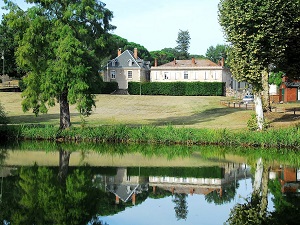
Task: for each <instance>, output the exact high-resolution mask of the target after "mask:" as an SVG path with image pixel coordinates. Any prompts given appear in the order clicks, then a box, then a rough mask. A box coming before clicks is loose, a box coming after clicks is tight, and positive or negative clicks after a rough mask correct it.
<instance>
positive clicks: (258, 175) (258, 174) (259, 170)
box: [253, 158, 264, 193]
mask: <svg viewBox="0 0 300 225" xmlns="http://www.w3.org/2000/svg"><path fill="white" fill-rule="evenodd" d="M263 168H264V165H263V161H262V158H259V159H258V160H257V162H256V170H255V177H254V183H253V193H254V192H257V193H260V190H261V182H262V176H263Z"/></svg>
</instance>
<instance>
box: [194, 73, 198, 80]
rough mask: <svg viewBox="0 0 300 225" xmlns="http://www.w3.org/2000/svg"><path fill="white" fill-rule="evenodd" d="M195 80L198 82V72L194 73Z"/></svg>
mask: <svg viewBox="0 0 300 225" xmlns="http://www.w3.org/2000/svg"><path fill="white" fill-rule="evenodd" d="M194 80H198V76H197V72H194Z"/></svg>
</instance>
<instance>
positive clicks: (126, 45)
mask: <svg viewBox="0 0 300 225" xmlns="http://www.w3.org/2000/svg"><path fill="white" fill-rule="evenodd" d="M112 46H113V47H112ZM119 48H121V49H122V51H125V50H130V51H133V50H134V48H137V49H138V55H139V57H140V58H141V59H143V60H145V61H152V57H151V54H150V53H149V51H148V50H147V49H146V48H145V47H144V46H143V45H140V44H137V43H134V42H129V41H128V40H127V39H125V38H122V37H120V36H118V35H115V34H112V35H111V50H112V52H111V57H112V58H115V57H117V49H119Z"/></svg>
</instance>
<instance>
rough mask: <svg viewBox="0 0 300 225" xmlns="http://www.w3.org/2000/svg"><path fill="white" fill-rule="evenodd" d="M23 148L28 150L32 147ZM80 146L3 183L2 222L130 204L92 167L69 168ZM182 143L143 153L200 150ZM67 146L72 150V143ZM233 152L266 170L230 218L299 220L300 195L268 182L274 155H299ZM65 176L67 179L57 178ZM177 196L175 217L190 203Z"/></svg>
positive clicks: (41, 220) (63, 219) (53, 219)
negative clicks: (97, 178)
mask: <svg viewBox="0 0 300 225" xmlns="http://www.w3.org/2000/svg"><path fill="white" fill-rule="evenodd" d="M39 145H40V144H39ZM23 147H24V146H23ZM48 147H49V149H52V148H57V145H56V144H50V143H48ZM24 148H25V149H27V147H24ZM79 148H80V149H84V148H82V146H81V145H78V146H76V147H73V148H71V151H69V152H68V151H66V152H61V154H62V156H64V157H61V158H60V159H61V160H62V161H61V166H60V167H59V168H60V170H58V169H57V168H47V167H38V166H34V167H24V168H21V169H20V170H19V171H18V172H19V175H20V176H19V177H18V176H11V177H6V178H5V182H4V184H3V190H4V192H5V193H4V195H3V199H2V203H1V204H0V220H1V221H2V222H3V221H8V222H11V221H12V222H15V223H11V224H18V222H19V224H20V223H23V224H46V223H50V224H64V223H67V224H70V221H74V224H86V223H87V221H88V222H90V223H91V224H101V222H99V221H98V216H104V215H113V214H116V213H118V212H120V211H122V210H124V209H125V208H126V207H129V206H130V205H129V204H119V205H116V204H115V201H114V196H112V195H111V194H110V193H106V192H105V191H104V190H100V189H99V188H96V187H95V186H94V184H93V183H92V180H93V174H94V173H93V172H91V169H92V168H89V167H81V168H75V169H74V168H69V167H68V161H69V157H70V152H72V151H73V150H78V149H79ZM181 148H182V147H180V148H173V150H172V151H171V150H170V149H172V147H168V146H164V147H162V148H155V147H153V148H150V149H147V147H144V148H142V153H143V154H144V155H147V156H150V157H151V156H152V155H159V156H166V157H167V158H174V157H176V156H182V157H184V156H189V155H190V153H191V152H193V151H194V150H195V149H192V148H189V149H188V150H185V151H183V154H182V155H181V153H180V152H181ZM66 149H70V147H68V148H66ZM87 149H88V148H87ZM174 149H175V150H174ZM234 151H235V152H234V153H236V154H238V155H241V156H244V157H246V158H247V161H248V162H252V161H253V162H254V161H256V163H257V159H259V158H261V159H262V162H263V170H259V171H261V172H260V175H259V174H256V173H255V179H257V181H260V182H261V183H260V185H258V186H259V188H258V191H254V192H253V193H252V195H251V196H250V197H246V202H245V203H244V204H238V205H236V206H235V207H234V208H233V210H232V212H231V214H230V218H229V220H228V223H229V224H274V225H277V224H298V223H299V222H298V221H299V220H300V213H299V209H300V206H299V204H300V201H299V200H300V199H299V196H297V195H294V194H290V193H284V194H283V193H282V191H281V186H280V183H279V182H278V180H275V181H269V182H268V170H269V165H270V164H271V163H272V162H273V160H274V159H275V158H276V160H277V161H278V162H280V163H283V164H290V165H293V166H299V162H300V160H299V159H300V157H299V154H297V153H296V152H285V151H284V150H281V151H282V152H279V153H276V152H274V151H270V152H268V151H265V150H259V149H256V150H255V151H251V150H249V149H248V150H247V149H243V150H241V149H234ZM239 151H240V152H239ZM82 152H84V151H82ZM98 152H99V154H107V153H112V154H125V153H128V152H139V149H138V147H136V148H133V149H131V147H130V146H126V147H125V148H123V149H122V150H117V151H116V147H109V148H107V149H106V150H103V149H102V148H101V150H98ZM226 152H227V153H228V152H230V151H229V150H228V149H218V148H215V149H213V150H211V147H207V148H204V149H201V156H202V157H204V158H205V157H206V158H222V157H224V155H225V153H226ZM231 153H232V152H231ZM282 153H285V154H282ZM6 155H7V151H6V150H5V151H1V152H0V162H1V163H3V161H4V159H5V157H6ZM63 165H65V166H63ZM255 165H256V166H257V164H255V163H254V164H253V166H254V167H255ZM63 168H65V169H66V170H64V169H63ZM151 169H152V168H151ZM58 174H60V175H58ZM60 176H61V177H62V178H65V179H58V177H60ZM61 182H63V183H61ZM258 186H257V187H258ZM236 188H237V186H234V184H231V185H229V186H227V187H225V188H223V190H222V195H221V196H220V193H218V192H217V191H213V192H211V193H209V194H208V195H206V196H205V199H206V201H208V202H214V203H215V204H225V203H228V202H230V201H231V200H232V199H233V197H234V195H235V191H236ZM254 189H255V188H254ZM268 189H269V191H270V192H271V193H272V194H273V195H274V198H273V199H272V201H273V202H274V206H275V211H274V212H268V211H267V208H266V205H267V202H266V199H267V198H266V196H267V192H268ZM30 193H31V194H33V196H31V195H30ZM170 195H172V193H171V192H170V191H165V190H161V191H157V190H156V193H151V191H150V190H149V193H143V197H141V198H139V200H140V202H142V201H144V200H145V199H146V198H147V197H151V198H163V197H165V196H170ZM173 197H174V198H173V199H174V201H173V202H174V203H175V212H176V217H177V218H180V219H186V217H187V213H188V208H187V205H185V204H184V202H186V198H185V197H184V194H178V195H177V196H176V195H174V196H173ZM131 206H132V205H131ZM79 217H80V218H79Z"/></svg>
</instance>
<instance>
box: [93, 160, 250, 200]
mask: <svg viewBox="0 0 300 225" xmlns="http://www.w3.org/2000/svg"><path fill="white" fill-rule="evenodd" d="M128 169H129V168H128ZM128 169H127V168H117V174H116V175H113V176H107V175H97V176H95V183H97V185H98V187H99V188H102V189H103V190H105V191H109V192H111V193H113V194H114V195H115V196H116V203H117V204H119V203H120V200H121V201H123V202H128V201H132V204H135V203H136V198H137V196H138V195H139V194H141V193H142V192H144V191H146V192H148V189H149V187H150V186H151V187H152V188H153V192H155V190H156V188H160V189H163V190H167V191H170V192H172V193H173V194H174V193H185V194H191V195H192V194H204V195H206V194H209V193H210V192H212V191H217V192H218V193H219V195H220V196H222V188H224V187H225V186H226V185H228V184H231V183H232V182H237V181H238V180H240V179H246V178H249V177H250V172H249V169H248V167H247V166H246V165H245V164H235V163H228V164H226V165H224V166H223V167H222V168H218V170H219V171H220V172H221V176H220V177H210V178H207V177H179V176H176V177H175V176H174V177H172V176H157V175H155V176H151V175H150V176H145V175H143V176H140V175H129V174H128ZM174 169H175V168H174ZM193 169H196V170H197V168H193ZM198 169H199V170H201V169H203V168H198ZM206 169H207V168H206ZM208 169H209V168H208ZM154 174H155V173H154Z"/></svg>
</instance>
